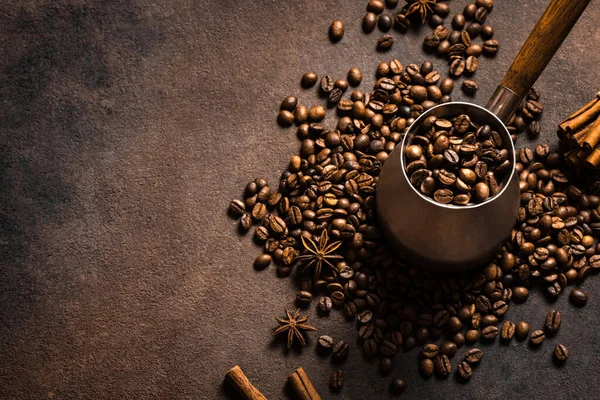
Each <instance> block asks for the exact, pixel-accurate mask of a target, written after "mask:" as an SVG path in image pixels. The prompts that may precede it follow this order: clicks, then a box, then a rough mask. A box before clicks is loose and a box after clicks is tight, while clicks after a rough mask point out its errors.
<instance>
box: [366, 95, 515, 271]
mask: <svg viewBox="0 0 600 400" xmlns="http://www.w3.org/2000/svg"><path fill="white" fill-rule="evenodd" d="M462 113H467V114H469V115H470V116H471V117H472V118H473V119H474V120H475V121H485V122H486V123H488V124H489V125H490V126H491V127H492V129H493V130H496V131H497V132H498V133H500V134H501V136H502V137H503V139H504V140H507V141H508V142H506V143H507V146H506V148H507V149H508V151H509V159H510V160H511V161H512V165H513V168H512V171H511V173H510V175H509V176H508V178H507V180H506V181H505V183H504V186H503V187H502V189H501V192H500V193H499V194H498V195H496V196H494V197H493V198H491V199H490V200H488V201H487V202H484V203H481V204H473V205H467V206H454V205H444V204H439V203H437V202H435V201H434V200H433V199H430V198H428V197H425V196H424V195H422V194H421V193H419V192H418V191H417V190H416V189H415V188H414V187H413V186H412V185H411V183H410V181H409V180H408V177H407V175H406V172H405V168H404V167H405V166H404V157H403V151H404V148H405V145H408V144H410V140H411V137H412V136H414V134H415V130H416V129H417V128H418V127H419V124H420V123H421V122H422V121H423V120H424V119H425V118H427V117H428V116H430V115H435V116H437V117H438V118H444V117H453V116H456V115H458V114H462ZM514 166H515V151H514V146H513V144H512V140H511V138H510V134H509V133H508V130H507V129H506V127H505V126H504V124H503V123H502V122H501V121H500V120H499V119H498V118H497V117H495V116H494V114H492V113H490V112H489V111H488V110H486V109H484V108H482V107H479V106H475V105H472V104H468V103H447V104H442V105H439V106H437V107H434V108H432V109H430V110H429V111H427V112H426V113H424V114H423V115H421V116H420V117H419V118H418V119H417V120H416V121H415V122H414V123H413V125H412V126H411V127H410V128H409V130H408V132H407V134H406V136H405V138H404V140H403V141H402V145H401V146H397V147H396V149H395V150H394V151H393V152H392V153H391V154H390V156H389V157H388V158H387V160H386V162H385V165H384V167H383V169H382V171H381V173H380V176H379V183H378V186H377V195H376V204H377V215H378V219H379V223H380V227H381V229H382V231H383V232H384V234H385V235H386V238H387V239H388V242H389V243H390V244H391V245H392V247H393V248H394V250H395V251H396V252H397V253H398V254H399V255H401V256H402V257H403V258H408V259H409V260H410V261H413V262H416V263H418V264H417V265H419V267H424V268H427V269H430V270H436V271H442V272H453V271H460V270H466V269H471V268H476V267H478V266H481V265H483V264H484V263H486V262H487V261H489V260H490V259H491V258H492V257H493V256H494V254H495V252H496V251H497V250H498V249H499V247H500V246H501V245H502V243H503V242H504V240H506V238H508V236H509V235H510V232H511V230H512V228H513V227H514V224H515V222H516V220H517V214H518V211H519V205H520V190H519V182H518V177H517V174H515V172H514Z"/></svg>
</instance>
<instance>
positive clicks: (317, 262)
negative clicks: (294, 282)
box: [298, 229, 344, 282]
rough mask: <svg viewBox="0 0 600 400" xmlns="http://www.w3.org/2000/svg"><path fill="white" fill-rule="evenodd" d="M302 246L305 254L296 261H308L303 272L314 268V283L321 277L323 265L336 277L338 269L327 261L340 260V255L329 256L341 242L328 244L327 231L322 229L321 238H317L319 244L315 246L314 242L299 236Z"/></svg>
mask: <svg viewBox="0 0 600 400" xmlns="http://www.w3.org/2000/svg"><path fill="white" fill-rule="evenodd" d="M301 238H302V244H303V245H304V248H305V249H306V251H307V254H304V255H302V256H300V257H298V261H308V263H306V265H305V266H304V269H303V271H306V270H307V269H309V268H310V267H311V266H312V265H314V267H315V272H314V276H315V282H316V281H317V280H318V279H319V276H320V275H321V269H322V268H323V264H325V265H327V266H328V267H329V268H330V269H331V271H332V272H333V274H334V275H337V273H338V269H337V268H336V266H335V265H333V264H332V263H331V262H329V259H338V260H339V259H342V258H344V257H342V256H341V255H338V254H331V253H333V252H334V251H335V250H336V249H337V248H338V247H340V245H341V244H342V242H341V241H338V242H333V243H330V244H329V243H328V242H329V235H328V234H327V229H323V232H321V237H319V244H318V245H317V244H316V243H315V241H314V240H312V239H309V238H306V237H304V236H301Z"/></svg>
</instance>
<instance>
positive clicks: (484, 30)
mask: <svg viewBox="0 0 600 400" xmlns="http://www.w3.org/2000/svg"><path fill="white" fill-rule="evenodd" d="M493 36H494V28H492V26H491V25H483V26H482V27H481V37H482V38H483V39H484V40H489V39H491V38H492V37H493Z"/></svg>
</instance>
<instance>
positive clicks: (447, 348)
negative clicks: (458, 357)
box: [440, 341, 458, 358]
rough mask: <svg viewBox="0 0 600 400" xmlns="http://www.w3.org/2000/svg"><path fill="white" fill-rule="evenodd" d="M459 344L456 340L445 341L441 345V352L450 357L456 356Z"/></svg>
mask: <svg viewBox="0 0 600 400" xmlns="http://www.w3.org/2000/svg"><path fill="white" fill-rule="evenodd" d="M457 350H458V346H457V344H456V343H455V342H451V341H445V342H443V343H442V344H441V345H440V353H441V354H445V355H447V356H448V357H449V358H452V357H454V355H455V354H456V351H457Z"/></svg>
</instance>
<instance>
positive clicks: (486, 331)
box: [481, 326, 498, 340]
mask: <svg viewBox="0 0 600 400" xmlns="http://www.w3.org/2000/svg"><path fill="white" fill-rule="evenodd" d="M481 336H482V337H483V338H484V339H487V340H493V339H495V338H496V336H498V327H496V326H486V327H485V328H483V330H482V331H481Z"/></svg>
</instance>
